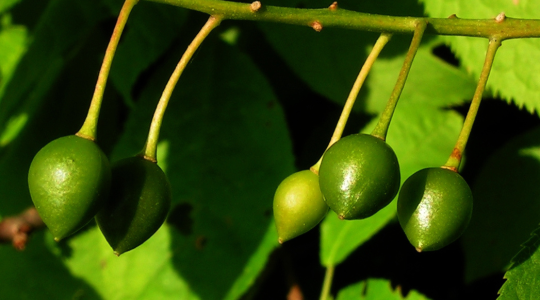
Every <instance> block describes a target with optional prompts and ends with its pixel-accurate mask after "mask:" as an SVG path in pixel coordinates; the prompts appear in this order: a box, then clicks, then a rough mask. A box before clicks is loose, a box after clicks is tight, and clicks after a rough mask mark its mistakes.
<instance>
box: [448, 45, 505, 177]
mask: <svg viewBox="0 0 540 300" xmlns="http://www.w3.org/2000/svg"><path fill="white" fill-rule="evenodd" d="M501 43H502V39H501V38H499V37H491V38H490V39H489V46H488V49H487V53H486V59H485V61H484V66H483V67H482V72H481V73H480V79H479V80H478V84H477V85H476V91H475V92H474V96H473V99H472V101H471V106H470V107H469V111H468V112H467V116H466V117H465V122H464V123H463V127H462V128H461V132H460V134H459V137H458V140H457V142H456V145H455V146H454V150H453V151H452V154H451V155H450V157H449V158H448V161H446V164H444V166H443V168H445V169H449V170H453V171H455V172H457V170H458V169H459V165H460V164H461V158H462V156H463V151H465V146H466V145H467V141H468V140H469V135H470V134H471V130H472V126H473V124H474V120H475V119H476V114H477V113H478V108H479V107H480V102H481V101H482V94H483V93H484V90H485V88H486V83H487V80H488V77H489V73H490V72H491V67H492V66H493V61H494V60H495V54H496V53H497V49H499V47H500V46H501Z"/></svg>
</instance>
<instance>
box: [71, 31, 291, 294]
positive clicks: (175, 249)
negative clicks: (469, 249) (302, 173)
mask: <svg viewBox="0 0 540 300" xmlns="http://www.w3.org/2000/svg"><path fill="white" fill-rule="evenodd" d="M187 43H189V37H188V36H186V37H184V39H183V40H182V41H181V42H179V43H178V44H176V45H175V46H174V48H173V49H172V50H171V51H170V52H169V53H170V55H168V56H167V59H165V60H163V61H162V62H161V63H160V64H159V66H157V67H156V69H155V72H154V73H152V74H150V76H149V77H148V78H150V79H151V80H150V81H149V82H148V83H146V85H145V86H144V87H142V91H141V96H140V97H141V98H140V99H138V100H137V106H136V108H135V109H134V111H133V112H132V113H131V114H130V116H129V119H128V121H127V123H126V124H125V132H124V134H123V136H122V137H121V139H120V141H119V142H118V145H117V147H116V148H115V150H114V151H113V155H112V157H113V160H117V159H120V158H122V157H125V156H128V155H133V154H134V153H136V152H138V151H139V150H140V149H141V147H142V146H143V143H144V141H145V138H146V136H147V133H148V129H149V123H150V119H151V117H152V115H153V111H154V109H155V107H156V104H157V100H158V99H159V97H160V96H161V92H162V89H163V87H164V86H165V83H166V81H167V80H168V77H169V76H170V72H171V69H172V68H171V66H174V65H175V64H176V63H177V61H178V59H179V55H178V53H181V52H182V50H183V49H185V45H186V44H187ZM239 66H241V68H240V67H239ZM160 139H161V144H160V146H161V148H160V151H161V150H163V149H165V150H166V151H165V152H164V153H158V161H159V163H160V164H161V165H163V166H165V170H166V174H167V175H168V177H169V179H170V182H171V186H172V189H173V199H174V200H173V202H174V204H175V207H174V208H173V209H172V211H171V214H170V216H169V218H168V225H166V226H164V227H162V229H161V230H160V231H159V232H158V233H157V234H156V235H155V236H154V237H152V238H151V239H150V240H149V241H148V242H147V243H145V244H144V245H143V246H142V247H141V248H137V249H134V250H133V251H131V252H128V253H126V254H125V255H122V256H120V258H116V257H114V255H113V254H112V250H111V249H110V248H109V247H108V246H106V245H105V246H103V245H104V244H103V243H104V240H102V241H101V242H99V241H97V240H96V239H98V237H97V236H98V234H96V233H91V232H88V234H86V235H81V237H79V236H77V237H76V238H74V239H73V240H72V241H71V242H70V245H71V247H72V250H73V256H72V258H71V259H70V260H69V267H70V270H71V271H72V272H74V273H75V274H77V276H78V277H80V278H83V279H85V280H87V281H88V282H90V283H91V284H92V286H93V287H94V288H95V289H96V290H97V291H98V292H99V293H100V295H102V296H103V297H104V298H106V299H134V298H150V299H157V298H159V299H178V297H179V296H178V295H179V294H181V295H186V296H185V298H186V299H237V298H239V297H240V296H241V295H242V294H244V293H245V292H246V291H247V289H248V288H249V287H250V286H251V285H252V284H253V283H254V281H255V279H256V278H257V277H258V275H259V273H260V271H261V270H262V268H263V267H264V266H265V264H266V261H267V257H268V255H269V254H270V252H271V251H272V250H273V249H275V247H276V246H277V244H278V243H277V234H276V232H275V227H274V223H273V221H272V217H271V216H272V213H271V212H272V210H271V208H272V198H273V193H274V191H275V188H276V187H277V185H278V184H279V182H280V181H281V180H282V179H283V178H285V177H286V176H287V175H289V174H290V173H292V172H293V171H294V168H293V156H292V153H291V151H292V149H291V143H290V140H289V137H288V131H287V127H286V124H285V122H284V117H283V112H282V111H281V107H280V105H279V103H278V102H277V101H276V98H275V96H274V95H273V94H272V91H271V89H270V86H269V85H268V84H267V83H266V80H265V78H264V77H263V76H262V75H261V74H260V73H259V71H258V70H257V69H256V67H255V66H254V65H253V63H252V62H251V61H250V60H249V59H248V58H247V57H246V56H244V55H242V54H241V53H240V52H239V51H238V50H237V49H236V48H232V47H230V46H227V45H225V44H224V43H222V42H221V41H219V40H218V36H217V35H214V34H213V35H211V36H210V38H209V39H207V40H206V41H205V42H204V43H203V45H202V46H201V49H199V51H198V53H197V56H196V57H195V59H194V60H193V61H192V62H191V63H190V64H189V66H188V68H187V69H186V71H185V72H184V75H183V76H182V78H180V81H179V84H178V86H177V88H176V90H175V92H174V93H173V96H172V99H171V102H170V103H169V106H168V109H167V113H166V114H165V118H164V121H163V127H162V130H161V134H160ZM101 239H102V238H101ZM89 245H97V246H99V248H98V249H97V250H96V251H94V252H95V253H86V252H88V250H87V248H88V246H89ZM107 248H108V249H107ZM105 255H107V257H109V258H108V259H105V257H106V256H105ZM104 259H105V262H106V267H103V266H100V261H103V260H104ZM110 260H113V261H121V262H120V263H118V264H117V263H112V262H111V263H109V262H110ZM128 267H129V268H128ZM209 287H211V288H209Z"/></svg>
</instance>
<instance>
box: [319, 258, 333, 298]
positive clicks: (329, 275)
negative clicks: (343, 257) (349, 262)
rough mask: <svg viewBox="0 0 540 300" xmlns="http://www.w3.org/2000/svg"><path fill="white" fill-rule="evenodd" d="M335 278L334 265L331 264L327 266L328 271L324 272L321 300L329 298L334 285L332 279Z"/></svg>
mask: <svg viewBox="0 0 540 300" xmlns="http://www.w3.org/2000/svg"><path fill="white" fill-rule="evenodd" d="M333 278H334V266H332V265H330V266H328V267H327V268H326V273H325V274H324V282H323V288H322V291H321V297H320V298H319V299H320V300H327V299H329V298H328V297H329V296H330V288H331V287H332V279H333Z"/></svg>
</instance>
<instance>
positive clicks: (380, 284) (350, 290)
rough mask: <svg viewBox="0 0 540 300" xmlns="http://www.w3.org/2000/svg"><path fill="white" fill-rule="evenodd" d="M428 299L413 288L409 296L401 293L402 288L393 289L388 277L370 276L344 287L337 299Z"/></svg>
mask: <svg viewBox="0 0 540 300" xmlns="http://www.w3.org/2000/svg"><path fill="white" fill-rule="evenodd" d="M379 299H380V300H428V299H429V298H427V297H426V296H424V295H422V294H420V293H418V292H417V291H415V290H411V291H410V292H409V294H407V297H404V296H403V295H402V294H401V291H400V289H399V288H398V289H396V290H394V289H392V286H391V285H390V281H388V280H386V279H375V278H369V279H368V280H366V281H361V282H358V283H355V284H352V285H349V286H348V287H346V288H344V289H342V290H341V291H339V293H338V297H337V298H336V300H379Z"/></svg>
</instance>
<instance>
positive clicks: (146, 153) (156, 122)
mask: <svg viewBox="0 0 540 300" xmlns="http://www.w3.org/2000/svg"><path fill="white" fill-rule="evenodd" d="M221 20H222V18H221V16H219V15H212V16H210V18H209V19H208V21H207V22H206V24H204V26H203V28H202V29H201V30H200V31H199V33H198V34H197V36H195V38H194V39H193V41H192V42H191V44H189V46H188V47H187V49H186V51H185V52H184V54H183V55H182V58H181V59H180V61H179V62H178V64H177V65H176V68H175V69H174V72H173V73H172V75H171V77H170V78H169V81H168V82H167V85H166V86H165V89H164V90H163V93H162V94H161V98H160V99H159V103H158V105H157V108H156V110H155V112H154V117H153V118H152V124H151V125H150V131H149V133H148V138H147V139H146V144H145V145H144V148H143V150H142V153H141V155H142V156H143V157H144V158H145V159H148V160H151V161H154V162H157V154H156V153H157V143H158V140H159V130H160V129H161V123H162V121H163V115H164V114H165V110H166V109H167V105H168V104H169V99H170V98H171V95H172V93H173V91H174V88H175V86H176V83H177V82H178V79H179V78H180V75H182V72H183V71H184V69H185V68H186V66H187V64H188V62H189V61H190V60H191V57H192V56H193V54H194V53H195V51H197V49H198V48H199V46H200V45H201V44H202V42H203V41H204V39H205V38H206V37H207V36H208V35H209V34H210V32H212V30H213V29H214V28H216V27H217V26H218V25H219V24H220V23H221Z"/></svg>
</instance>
